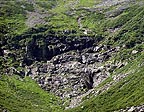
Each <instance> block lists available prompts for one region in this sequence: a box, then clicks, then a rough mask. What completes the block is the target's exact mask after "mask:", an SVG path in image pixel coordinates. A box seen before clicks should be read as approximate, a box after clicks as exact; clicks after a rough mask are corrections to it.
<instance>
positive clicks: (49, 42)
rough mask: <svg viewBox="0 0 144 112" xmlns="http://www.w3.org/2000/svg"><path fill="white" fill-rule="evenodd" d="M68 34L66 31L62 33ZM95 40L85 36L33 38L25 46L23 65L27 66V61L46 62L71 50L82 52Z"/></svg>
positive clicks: (38, 36)
mask: <svg viewBox="0 0 144 112" xmlns="http://www.w3.org/2000/svg"><path fill="white" fill-rule="evenodd" d="M64 33H65V34H66V33H69V32H67V31H65V32H64ZM96 41H97V40H96V39H95V40H94V39H93V38H92V37H87V36H79V37H78V36H67V35H62V36H56V35H55V34H53V35H46V36H41V35H37V36H33V37H32V40H31V41H30V42H29V43H28V45H27V46H26V57H27V58H26V59H24V63H26V64H27V65H29V60H34V61H35V60H37V61H41V60H43V61H46V60H50V59H52V57H53V56H56V55H59V54H62V53H64V52H68V51H71V50H79V51H81V50H83V49H85V48H89V47H92V46H93V44H94V43H95V42H96Z"/></svg>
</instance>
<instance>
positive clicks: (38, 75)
mask: <svg viewBox="0 0 144 112" xmlns="http://www.w3.org/2000/svg"><path fill="white" fill-rule="evenodd" d="M117 51H119V47H116V48H112V47H111V46H108V45H99V46H93V47H89V48H86V49H83V50H70V51H69V52H66V53H62V54H60V55H57V56H54V57H53V58H52V59H50V60H48V61H47V62H46V63H45V62H44V63H42V62H35V63H33V64H32V65H30V66H27V67H26V70H25V75H26V76H30V77H32V78H33V79H34V80H36V81H37V82H38V84H39V85H40V86H41V87H42V88H43V89H45V90H47V91H50V92H53V93H55V94H56V95H58V96H60V97H61V98H71V97H76V96H78V95H81V94H84V93H85V92H87V91H88V90H90V89H92V88H94V87H96V86H97V85H98V84H100V83H101V82H102V81H104V80H105V79H106V78H107V77H108V76H110V73H111V72H113V71H114V70H115V68H117V67H119V68H120V67H122V66H123V64H122V63H119V64H114V63H112V62H111V63H105V62H106V61H107V60H109V59H110V58H111V57H112V56H113V55H114V54H115V53H116V52H117Z"/></svg>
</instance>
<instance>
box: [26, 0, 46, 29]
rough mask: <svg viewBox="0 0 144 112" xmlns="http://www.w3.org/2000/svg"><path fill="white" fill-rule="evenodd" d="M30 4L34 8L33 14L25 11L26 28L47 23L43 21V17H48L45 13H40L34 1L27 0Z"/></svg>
mask: <svg viewBox="0 0 144 112" xmlns="http://www.w3.org/2000/svg"><path fill="white" fill-rule="evenodd" d="M27 1H28V2H29V3H30V4H32V5H33V7H34V12H28V11H27V18H28V19H27V20H26V25H27V26H28V27H34V26H36V25H38V24H46V23H47V22H46V21H45V20H44V18H45V17H47V16H48V13H47V12H42V10H40V8H39V7H38V5H37V4H36V2H35V0H27Z"/></svg>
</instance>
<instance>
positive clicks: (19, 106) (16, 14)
mask: <svg viewBox="0 0 144 112" xmlns="http://www.w3.org/2000/svg"><path fill="white" fill-rule="evenodd" d="M76 1H77V0H35V4H36V6H37V8H38V9H39V10H40V11H41V13H42V14H43V13H46V14H48V16H46V17H45V18H44V20H45V21H46V22H48V23H47V24H46V25H39V26H36V27H35V28H28V26H26V24H25V23H26V20H27V16H28V14H27V11H29V12H34V11H35V9H34V7H35V6H34V4H31V3H30V2H27V0H13V1H5V2H2V0H1V1H0V15H1V16H0V50H1V48H2V49H6V50H8V51H9V52H10V53H9V54H10V55H8V56H5V58H3V57H2V56H1V57H0V108H2V109H7V110H9V111H11V112H41V111H43V112H58V111H64V110H63V109H64V108H63V107H62V101H61V100H60V99H59V98H58V97H56V96H54V95H52V94H50V93H47V92H46V91H43V90H42V89H41V88H40V87H39V86H38V85H37V84H36V83H35V82H34V81H32V79H30V78H28V77H26V78H23V79H22V78H20V77H19V76H17V75H16V76H7V75H1V74H5V73H6V70H7V68H9V67H15V68H16V69H17V70H19V71H23V70H24V68H22V67H19V65H20V62H21V57H22V56H25V49H24V48H25V47H26V46H27V45H28V43H29V42H31V41H32V40H34V38H39V39H37V41H38V42H37V44H38V46H40V47H42V46H44V45H45V44H44V43H43V41H44V38H43V40H42V38H41V37H46V36H47V35H49V34H51V35H56V36H58V37H61V38H62V37H65V36H68V37H69V38H70V39H73V37H79V36H89V37H94V38H97V40H102V41H100V43H98V44H107V45H111V46H119V47H120V51H119V52H117V53H116V54H115V56H114V57H113V58H112V60H114V61H126V62H128V65H127V66H125V67H124V68H122V69H116V70H115V71H114V74H111V77H109V78H108V79H106V80H105V81H104V82H103V83H101V84H100V85H99V88H100V87H102V86H104V85H105V84H107V83H109V82H111V81H113V79H112V76H113V75H120V74H126V73H128V74H129V76H128V77H126V78H125V79H123V80H122V81H120V82H118V83H116V84H115V85H114V86H112V87H111V88H110V89H109V90H108V91H106V92H104V93H102V94H100V95H98V96H96V97H93V98H91V99H89V100H88V101H86V102H84V103H83V104H82V105H81V106H79V107H77V108H74V109H70V110H67V111H68V112H74V111H76V112H95V111H97V112H112V111H114V110H119V109H121V108H126V107H127V106H133V105H140V104H144V53H143V51H144V6H143V4H142V5H140V3H136V4H133V3H132V4H128V5H124V7H125V8H124V9H125V10H119V8H121V7H120V5H115V6H109V7H104V6H103V7H95V6H96V5H97V4H99V3H101V1H102V0H97V1H96V0H79V2H76ZM137 1H138V2H139V1H142V0H137ZM107 13H109V14H108V15H107ZM110 15H112V16H110ZM80 24H81V27H80ZM85 29H87V30H88V31H89V32H88V34H84V30H85ZM64 31H70V32H74V33H68V34H64V33H63V32H64ZM30 47H31V46H30ZM45 47H46V46H45ZM133 50H136V51H138V53H136V54H132V51H133ZM96 89H97V88H96Z"/></svg>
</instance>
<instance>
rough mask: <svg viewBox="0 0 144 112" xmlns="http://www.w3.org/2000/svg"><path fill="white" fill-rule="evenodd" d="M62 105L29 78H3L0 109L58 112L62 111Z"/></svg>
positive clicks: (11, 111) (0, 86)
mask: <svg viewBox="0 0 144 112" xmlns="http://www.w3.org/2000/svg"><path fill="white" fill-rule="evenodd" d="M61 103H62V102H61V100H60V99H59V98H58V97H55V96H54V95H52V94H49V93H47V92H45V91H44V90H42V89H41V88H40V87H39V86H38V85H37V84H36V83H35V82H34V81H33V80H32V79H30V78H28V77H26V78H24V79H21V78H20V77H18V76H5V75H2V76H1V79H0V108H3V109H7V110H9V111H10V112H58V111H60V110H62V109H61V107H60V105H61Z"/></svg>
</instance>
